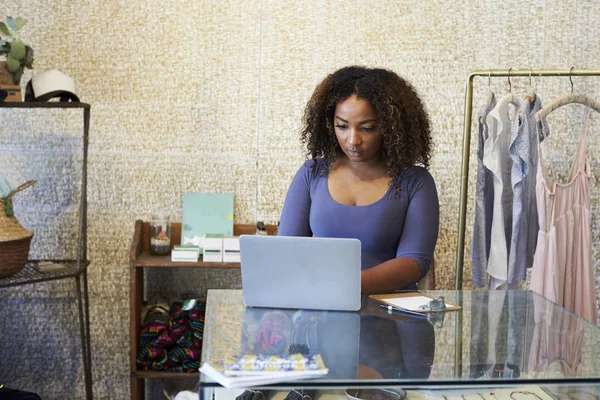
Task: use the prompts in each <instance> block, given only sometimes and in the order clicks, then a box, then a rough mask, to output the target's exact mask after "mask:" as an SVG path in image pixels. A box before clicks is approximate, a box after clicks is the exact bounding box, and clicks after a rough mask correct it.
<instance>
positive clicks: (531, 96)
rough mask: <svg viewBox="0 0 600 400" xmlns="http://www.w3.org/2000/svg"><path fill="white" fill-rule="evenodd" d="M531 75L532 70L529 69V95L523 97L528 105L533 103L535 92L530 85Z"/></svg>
mask: <svg viewBox="0 0 600 400" xmlns="http://www.w3.org/2000/svg"><path fill="white" fill-rule="evenodd" d="M532 74H533V70H532V69H530V70H529V93H528V94H527V95H525V100H527V102H528V103H529V104H532V103H533V102H535V91H534V90H533V85H532V84H531V75H532Z"/></svg>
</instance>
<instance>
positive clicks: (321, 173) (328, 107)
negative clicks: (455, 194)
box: [279, 66, 439, 294]
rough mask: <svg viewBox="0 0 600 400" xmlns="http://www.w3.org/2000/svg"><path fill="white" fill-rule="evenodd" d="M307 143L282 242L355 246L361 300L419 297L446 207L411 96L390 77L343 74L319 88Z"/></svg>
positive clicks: (358, 70) (368, 71)
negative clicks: (314, 239) (348, 241)
mask: <svg viewBox="0 0 600 400" xmlns="http://www.w3.org/2000/svg"><path fill="white" fill-rule="evenodd" d="M301 140H302V142H303V143H306V144H307V148H308V154H307V155H310V157H311V159H310V160H309V161H307V162H306V163H305V164H304V165H303V166H302V167H300V170H299V171H298V173H297V174H296V176H295V177H294V179H293V181H292V183H291V185H290V188H289V191H288V194H287V197H286V200H285V204H284V207H283V211H282V215H281V222H280V227H279V235H284V236H313V235H314V236H320V237H338V238H357V239H359V240H360V241H361V247H362V273H361V291H362V293H363V294H369V293H381V292H389V291H393V290H399V289H415V288H416V282H417V281H418V280H419V279H421V278H422V277H423V276H424V275H425V273H426V272H427V269H428V268H429V265H430V264H431V260H432V258H433V251H434V248H435V244H436V241H437V235H438V224H439V204H438V197H437V191H436V188H435V182H434V180H433V178H432V176H431V175H430V174H429V172H427V170H426V168H428V167H429V159H430V157H431V144H432V143H431V142H432V140H431V131H430V128H429V119H428V116H427V113H426V111H425V109H424V106H423V103H422V102H421V100H420V99H419V97H418V95H417V93H416V92H415V91H414V89H413V88H412V87H411V86H410V84H409V83H407V82H406V81H405V80H404V79H402V78H400V77H399V76H398V75H396V74H395V73H394V72H391V71H388V70H384V69H376V68H365V67H357V66H352V67H346V68H342V69H340V70H338V71H336V72H334V73H333V74H331V75H329V76H327V77H326V78H325V79H324V80H323V81H322V82H321V83H320V84H319V85H318V86H317V88H316V89H315V91H314V93H313V95H312V97H311V99H310V101H309V102H308V104H307V106H306V109H305V112H304V118H303V128H302V133H301ZM416 164H421V165H422V166H417V165H416Z"/></svg>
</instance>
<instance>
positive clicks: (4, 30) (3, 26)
mask: <svg viewBox="0 0 600 400" xmlns="http://www.w3.org/2000/svg"><path fill="white" fill-rule="evenodd" d="M0 32H2V33H4V34H5V35H6V36H8V37H9V38H11V37H13V35H12V34H11V33H10V31H9V30H8V26H6V24H5V23H4V22H0Z"/></svg>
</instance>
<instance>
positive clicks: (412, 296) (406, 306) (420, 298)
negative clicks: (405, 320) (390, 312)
mask: <svg viewBox="0 0 600 400" xmlns="http://www.w3.org/2000/svg"><path fill="white" fill-rule="evenodd" d="M369 297H370V298H372V299H373V300H377V301H379V302H380V303H383V304H386V305H388V306H391V307H393V308H396V309H399V310H408V311H409V312H413V313H414V312H418V313H423V314H427V313H431V312H432V311H431V310H423V309H421V308H419V306H420V305H425V304H428V303H429V302H430V301H431V300H433V297H431V296H427V295H425V294H423V293H421V292H408V293H391V294H372V295H370V296H369ZM461 308H462V307H461V306H455V305H453V304H448V303H446V308H445V309H444V310H443V311H456V310H460V309H461ZM433 312H439V311H433Z"/></svg>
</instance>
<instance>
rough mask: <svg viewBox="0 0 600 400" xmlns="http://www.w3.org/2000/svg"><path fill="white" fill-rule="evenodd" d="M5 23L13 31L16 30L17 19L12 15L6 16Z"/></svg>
mask: <svg viewBox="0 0 600 400" xmlns="http://www.w3.org/2000/svg"><path fill="white" fill-rule="evenodd" d="M6 25H8V27H9V28H10V29H12V30H13V31H16V30H17V21H15V19H14V18H13V17H6Z"/></svg>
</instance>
